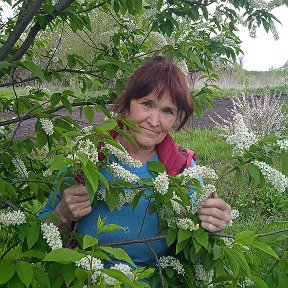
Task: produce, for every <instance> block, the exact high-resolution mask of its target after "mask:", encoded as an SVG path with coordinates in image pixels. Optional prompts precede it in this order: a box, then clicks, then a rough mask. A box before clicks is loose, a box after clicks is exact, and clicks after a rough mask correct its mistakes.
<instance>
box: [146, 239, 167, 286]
mask: <svg viewBox="0 0 288 288" xmlns="http://www.w3.org/2000/svg"><path fill="white" fill-rule="evenodd" d="M145 244H146V246H147V247H148V249H149V250H150V251H151V253H152V254H153V255H154V257H155V260H156V264H157V267H158V270H159V274H160V281H161V286H162V288H163V287H164V277H163V273H162V267H161V265H160V263H159V258H158V256H157V254H156V252H155V251H154V250H153V248H152V247H151V245H150V243H149V242H145Z"/></svg>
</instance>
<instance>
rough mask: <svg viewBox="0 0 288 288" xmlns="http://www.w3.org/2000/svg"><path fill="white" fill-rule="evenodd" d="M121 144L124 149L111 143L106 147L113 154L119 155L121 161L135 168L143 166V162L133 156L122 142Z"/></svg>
mask: <svg viewBox="0 0 288 288" xmlns="http://www.w3.org/2000/svg"><path fill="white" fill-rule="evenodd" d="M119 145H120V146H121V148H123V151H122V150H120V149H118V148H117V147H115V146H113V145H111V144H106V145H105V146H104V147H105V148H107V149H108V151H109V152H110V153H111V154H113V155H114V156H115V157H117V158H118V159H119V160H120V161H122V162H125V163H126V164H127V165H129V166H131V167H134V168H139V167H141V166H142V163H141V162H140V161H139V160H136V159H134V158H132V157H131V155H130V154H129V153H128V152H127V151H126V150H125V148H124V147H123V146H122V145H121V144H120V143H119Z"/></svg>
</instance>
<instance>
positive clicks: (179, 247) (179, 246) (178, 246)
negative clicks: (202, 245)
mask: <svg viewBox="0 0 288 288" xmlns="http://www.w3.org/2000/svg"><path fill="white" fill-rule="evenodd" d="M187 241H188V240H184V241H182V242H178V243H177V244H176V255H177V254H178V253H179V252H181V251H182V250H183V249H184V247H185V246H186V244H187Z"/></svg>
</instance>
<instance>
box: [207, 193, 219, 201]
mask: <svg viewBox="0 0 288 288" xmlns="http://www.w3.org/2000/svg"><path fill="white" fill-rule="evenodd" d="M208 198H212V199H213V198H218V193H217V192H216V191H215V192H212V193H211V194H210V195H209V196H208Z"/></svg>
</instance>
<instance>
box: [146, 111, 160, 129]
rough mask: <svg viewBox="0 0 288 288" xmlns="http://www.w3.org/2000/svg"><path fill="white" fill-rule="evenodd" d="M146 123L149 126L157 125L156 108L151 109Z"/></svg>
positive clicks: (158, 114) (158, 116)
mask: <svg viewBox="0 0 288 288" xmlns="http://www.w3.org/2000/svg"><path fill="white" fill-rule="evenodd" d="M148 123H149V124H150V125H151V126H158V125H159V124H160V113H159V110H158V109H153V111H151V113H150V115H149V117H148Z"/></svg>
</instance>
